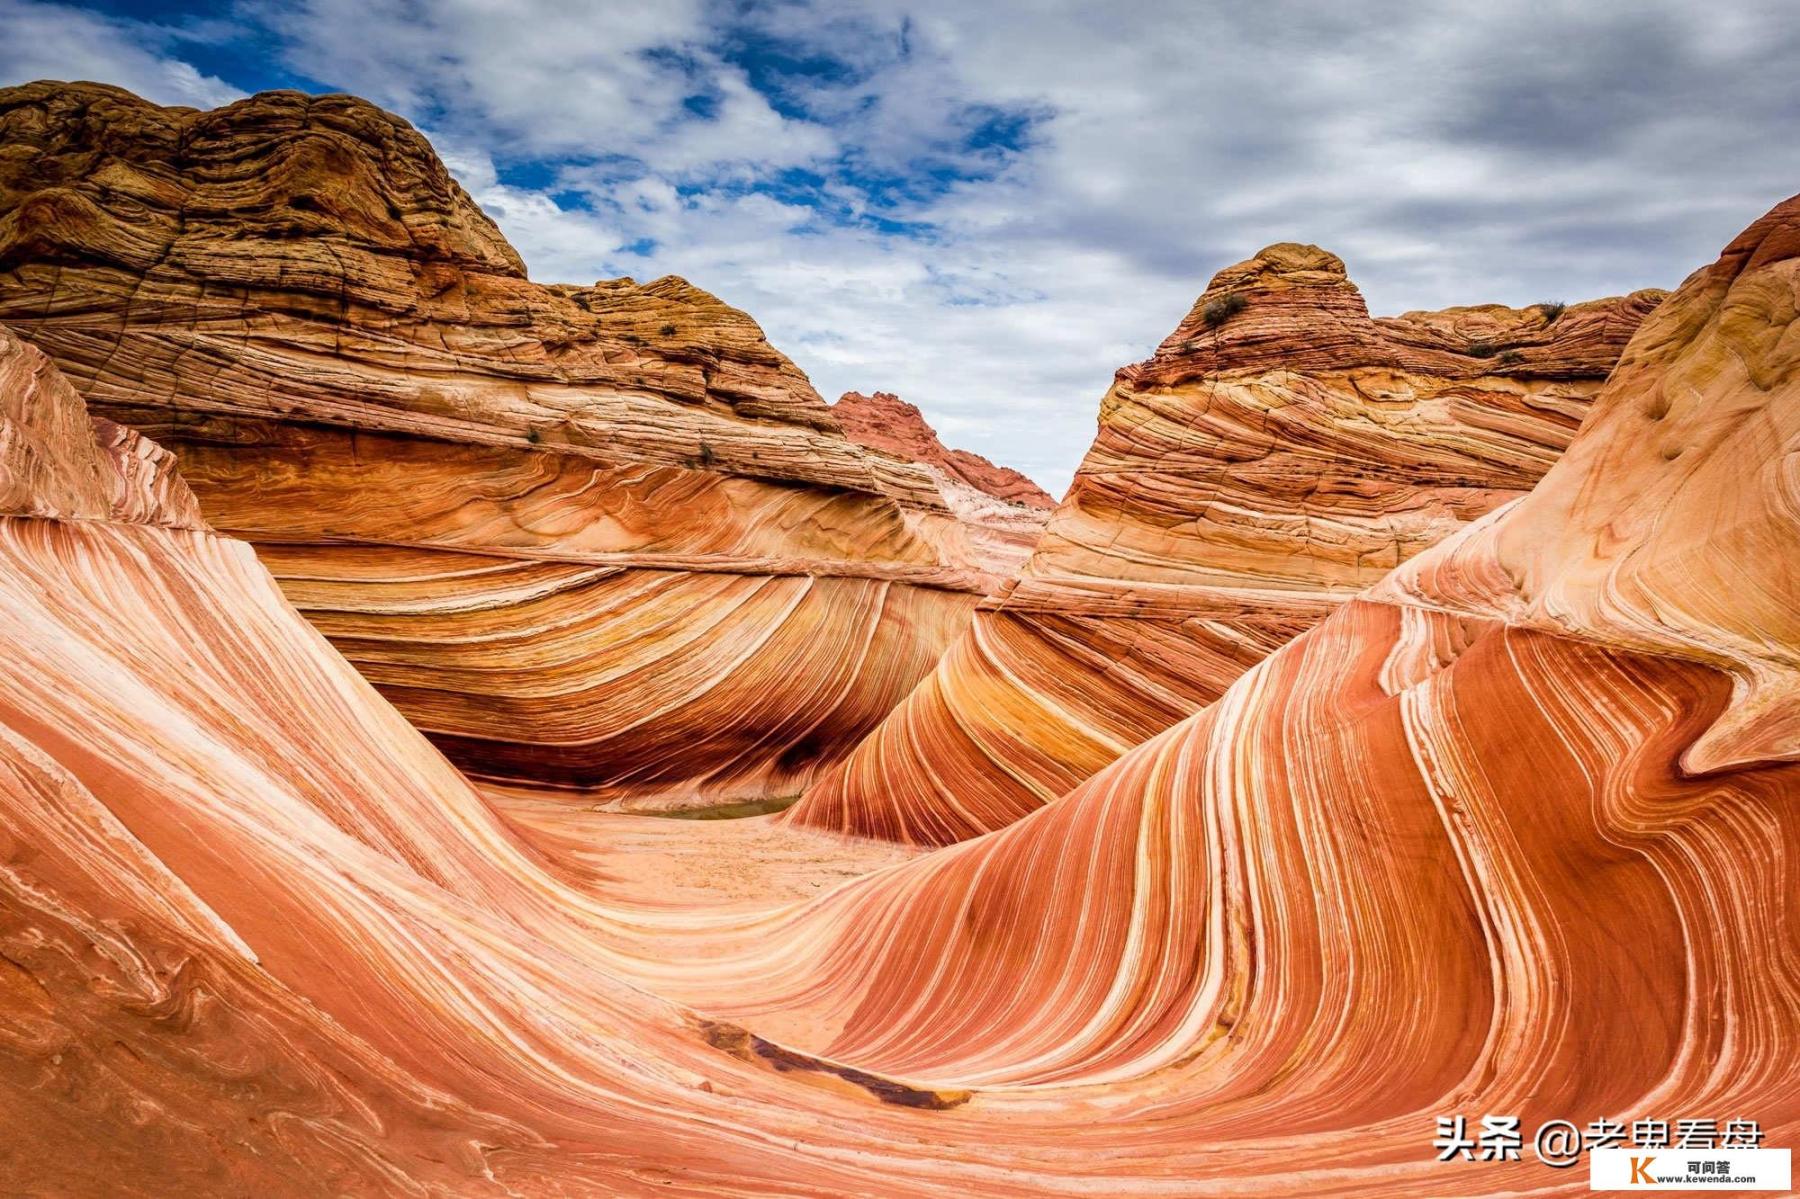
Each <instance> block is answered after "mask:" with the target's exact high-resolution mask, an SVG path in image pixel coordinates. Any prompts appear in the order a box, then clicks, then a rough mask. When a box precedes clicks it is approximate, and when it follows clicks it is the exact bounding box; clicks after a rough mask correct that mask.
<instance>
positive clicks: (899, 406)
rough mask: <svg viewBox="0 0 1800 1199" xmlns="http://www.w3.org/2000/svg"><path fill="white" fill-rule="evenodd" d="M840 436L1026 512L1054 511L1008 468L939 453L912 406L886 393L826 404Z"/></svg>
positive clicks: (1043, 494) (963, 454) (963, 453)
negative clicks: (941, 474) (925, 467)
mask: <svg viewBox="0 0 1800 1199" xmlns="http://www.w3.org/2000/svg"><path fill="white" fill-rule="evenodd" d="M831 415H833V416H834V417H836V418H837V422H838V425H839V426H840V427H841V428H842V429H843V430H844V435H845V436H846V437H848V438H849V439H850V440H851V441H854V442H856V443H857V444H858V445H860V446H865V447H867V448H868V449H871V450H878V451H880V452H881V453H884V454H892V455H894V456H895V457H898V458H905V459H908V460H910V461H913V462H923V463H926V464H928V465H931V466H935V467H937V468H938V469H939V470H942V471H943V472H944V473H945V474H947V475H949V476H951V477H952V478H954V479H957V480H959V481H961V482H963V483H966V484H968V485H969V486H970V487H973V488H975V489H976V490H977V491H984V492H986V493H987V494H989V495H991V496H994V497H996V498H997V499H1002V500H1007V501H1009V502H1011V503H1015V504H1023V505H1025V506H1027V507H1031V508H1054V507H1055V506H1056V501H1055V500H1054V499H1052V498H1051V497H1050V493H1049V492H1047V491H1045V490H1044V489H1043V488H1042V487H1039V486H1038V485H1037V484H1036V483H1033V482H1032V481H1031V480H1030V479H1028V478H1026V477H1025V476H1024V475H1022V474H1020V473H1019V472H1018V471H1016V470H1013V469H1012V468H1011V467H1008V466H995V465H994V464H993V463H992V462H989V461H988V460H987V459H986V458H983V457H982V456H981V455H980V454H971V453H970V452H969V451H967V450H951V449H945V448H944V443H943V442H941V441H939V440H938V435H937V430H935V429H933V428H932V427H931V426H930V425H929V424H927V423H926V422H925V414H924V413H923V412H920V411H919V409H918V406H917V405H915V404H909V403H907V402H906V401H905V400H903V399H901V398H900V397H899V396H897V395H895V394H893V393H892V392H888V391H878V392H876V393H875V394H874V395H864V394H863V393H862V392H860V391H846V392H845V393H844V394H843V395H842V396H840V397H839V398H838V402H837V403H835V404H833V405H832V406H831Z"/></svg>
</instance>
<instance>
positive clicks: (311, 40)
mask: <svg viewBox="0 0 1800 1199" xmlns="http://www.w3.org/2000/svg"><path fill="white" fill-rule="evenodd" d="M1796 62H1800V17H1797V16H1795V15H1794V10H1793V8H1792V6H1791V5H1790V4H1788V3H1787V2H1786V0H1713V2H1712V3H1709V4H1706V5H1700V4H1695V3H1692V2H1691V0H1631V2H1626V0H1611V2H1602V0H1581V2H1579V3H1577V2H1573V0H1568V2H1565V0H1487V2H1485V3H1483V4H1480V5H1473V4H1454V3H1434V2H1432V0H1406V2H1404V3H1401V2H1390V0H1363V2H1361V3H1354V4H1345V3H1330V2H1326V0H1263V2H1262V3H1258V4H1255V5H1250V4H1226V3H1205V2H1197V0H1154V2H1151V0H1140V2H1136V3H1132V2H1127V0H1113V3H1111V4H1108V5H1100V4H1095V3H1091V2H1078V0H1035V2H1033V3H1030V4H1026V3H1001V2H999V0H984V2H979V3H972V2H971V0H917V2H911V3H907V2H881V3H877V2H874V0H869V2H863V0H720V2H711V0H655V2H653V3H646V2H643V0H637V2H634V3H610V2H604V0H602V2H596V3H589V4H576V3H568V2H565V0H514V2H510V3H508V2H504V0H438V2H435V3H428V2H426V0H285V2H275V0H236V2H221V3H212V4H207V3H196V4H176V3H165V2H161V0H150V2H141V3H129V4H127V3H119V2H116V0H115V2H106V3H101V2H93V3H49V2H43V0H0V83H13V82H22V81H25V80H28V79H36V78H65V79H67V78H85V79H97V80H101V81H104V82H109V83H116V84H120V85H122V86H125V87H128V88H131V89H132V90H134V91H136V92H139V93H140V94H142V95H145V96H148V97H150V98H152V99H155V100H158V101H161V102H164V103H185V104H194V105H205V106H210V105H214V104H218V103H224V102H227V101H229V100H231V99H233V98H236V97H237V96H240V95H243V94H246V93H249V92H253V91H257V90H261V89H265V88H271V87H297V88H302V89H304V90H308V91H349V92H354V93H356V94H359V95H362V96H365V97H367V98H368V99H370V100H373V101H375V102H377V103H380V104H382V105H384V106H385V107H388V108H391V109H393V110H395V111H397V112H399V113H401V114H402V115H404V116H406V117H407V118H408V119H410V120H411V121H413V123H414V124H416V125H418V126H419V127H420V128H421V129H423V130H424V131H425V132H426V133H427V134H428V135H429V136H430V137H431V139H432V140H433V142H434V143H435V144H436V145H437V146H438V148H439V151H440V152H441V153H442V154H443V155H444V157H445V159H446V160H447V161H448V162H449V163H450V164H451V167H452V169H453V170H454V171H455V172H456V173H457V175H458V177H459V178H461V179H462V181H463V182H464V184H465V185H466V186H467V187H468V188H469V189H470V191H471V192H472V193H473V194H474V195H475V197H476V199H477V200H478V201H479V202H480V203H481V204H482V205H483V206H484V207H485V208H486V209H487V210H488V211H489V212H490V213H491V214H492V215H493V216H494V217H495V219H496V220H497V221H498V222H499V223H500V225H501V227H502V229H503V230H504V231H505V232H506V234H507V236H508V237H509V238H510V239H511V240H512V241H513V243H514V244H515V245H516V246H517V247H518V249H519V251H520V253H521V254H522V255H523V256H524V258H525V260H526V262H527V263H528V264H529V266H530V269H531V272H532V275H533V277H534V278H536V279H539V280H540V281H544V282H587V281H591V280H593V279H596V278H602V277H614V276H618V275H625V274H629V275H633V276H635V277H637V278H640V279H647V278H652V277H655V276H657V275H661V274H665V273H676V274H680V275H684V276H686V277H687V278H689V279H692V280H693V281H694V282H695V283H698V284H699V285H701V286H703V287H706V288H708V289H710V290H712V291H715V292H717V293H718V294H719V295H721V296H722V297H723V298H725V299H726V300H727V301H729V302H731V303H734V304H737V305H738V306H740V307H742V308H744V309H746V310H748V311H749V312H750V313H751V314H752V315H753V316H755V317H756V318H757V319H758V320H759V321H760V322H761V323H762V325H763V327H764V328H765V329H766V330H767V331H768V333H769V335H770V337H771V339H772V340H773V341H774V342H775V343H776V345H778V346H779V347H781V348H782V349H783V350H784V351H786V352H787V353H788V354H789V355H791V356H792V357H793V358H794V359H795V360H796V361H797V362H798V363H799V364H800V365H801V366H802V367H803V368H804V369H805V370H806V371H807V372H808V373H809V374H810V375H811V376H812V378H813V380H814V382H815V383H816V384H817V386H818V387H819V390H820V391H821V392H822V393H824V394H825V395H826V396H827V398H835V397H836V396H837V395H838V394H839V393H840V392H842V391H845V390H849V389H858V390H864V391H869V390H874V389H877V388H880V389H883V390H890V391H896V392H898V393H900V394H901V395H903V396H905V397H906V398H908V399H910V400H913V401H914V402H916V403H918V404H919V405H920V406H921V407H922V408H924V410H925V412H926V414H927V416H928V417H929V418H930V419H931V420H932V421H933V423H934V424H936V426H937V427H938V429H939V431H940V432H941V433H942V434H943V435H944V437H945V439H946V440H947V441H949V442H950V443H951V444H953V445H961V446H965V447H967V448H970V449H974V450H977V451H979V452H981V453H984V454H987V455H988V456H989V457H992V458H994V459H995V460H997V461H1001V462H1005V463H1008V464H1011V465H1016V466H1019V467H1021V468H1022V469H1024V470H1026V471H1027V472H1028V473H1030V474H1032V475H1033V476H1034V477H1035V478H1037V479H1038V480H1039V481H1040V482H1042V483H1043V484H1044V485H1045V486H1047V487H1049V488H1050V489H1051V490H1052V491H1060V490H1061V488H1062V487H1063V486H1065V485H1066V483H1067V481H1068V478H1069V475H1070V473H1071V472H1072V471H1073V469H1074V467H1075V465H1076V463H1077V462H1078V461H1079V458H1080V456H1081V453H1082V452H1083V450H1085V449H1086V447H1087V444H1088V442H1089V440H1090V439H1091V437H1092V433H1093V427H1094V414H1095V411H1096V409H1097V405H1098V401H1099V399H1100V397H1101V395H1102V394H1103V393H1104V391H1105V389H1106V387H1107V385H1108V383H1109V382H1110V380H1111V375H1112V372H1113V370H1114V369H1115V368H1116V367H1118V366H1120V365H1123V364H1124V363H1126V362H1130V361H1133V360H1135V359H1137V358H1140V357H1142V356H1144V355H1145V354H1146V353H1148V352H1149V350H1150V349H1151V348H1152V347H1153V346H1154V345H1155V343H1156V342H1157V341H1159V340H1160V339H1161V338H1162V336H1163V335H1164V334H1165V333H1167V332H1168V330H1169V329H1170V328H1172V327H1173V326H1174V324H1175V322H1176V321H1177V320H1178V319H1179V318H1180V316H1181V315H1182V313H1183V312H1185V311H1186V309H1187V307H1188V305H1189V304H1190V303H1191V302H1192V300H1193V298H1194V296H1195V295H1197V294H1198V293H1199V291H1200V290H1201V289H1202V288H1203V287H1204V286H1205V284H1206V281H1207V279H1208V278H1209V277H1210V276H1211V274H1212V273H1213V272H1214V271H1215V270H1217V269H1218V268H1219V267H1221V266H1224V265H1226V264H1228V263H1231V262H1234V261H1237V260H1239V259H1242V258H1244V257H1246V256H1248V255H1249V254H1250V253H1252V252H1254V251H1255V250H1256V249H1257V248H1258V247H1260V246H1262V245H1265V244H1267V243H1269V242H1273V241H1280V240H1302V241H1313V242H1317V243H1319V244H1321V245H1324V246H1326V247H1327V248H1329V249H1332V250H1335V251H1336V252H1337V253H1339V254H1341V255H1342V256H1343V257H1344V258H1345V260H1346V261H1347V262H1348V264H1349V266H1350V271H1351V275H1352V277H1353V278H1355V279H1356V280H1357V281H1358V282H1359V283H1360V284H1361V285H1362V287H1363V290H1364V292H1365V294H1366V295H1367V296H1368V298H1369V301H1370V305H1371V307H1372V308H1373V309H1374V310H1375V311H1376V312H1378V313H1381V312H1398V311H1403V310H1405V309H1408V308H1426V307H1441V306H1445V305H1449V304H1457V303H1480V302H1487V301H1500V302H1505V303H1513V304H1526V303H1533V302H1536V301H1540V300H1547V299H1565V300H1575V299H1582V298H1587V297H1590V296H1596V295H1604V294H1611V293H1616V292H1619V291H1625V290H1630V289H1632V288H1635V287H1642V286H1673V285H1674V284H1676V283H1678V282H1679V281H1680V279H1681V278H1682V276H1683V275H1685V274H1686V273H1687V272H1688V271H1689V270H1691V269H1693V268H1694V267H1696V266H1698V265H1700V264H1701V263H1702V262H1704V261H1707V260H1709V259H1710V258H1712V257H1713V256H1714V255H1715V254H1716V253H1717V252H1718V249H1719V248H1720V247H1721V246H1722V245H1723V244H1724V242H1725V241H1726V239H1728V238H1729V237H1730V236H1732V235H1733V234H1734V233H1736V232H1737V231H1738V230H1739V229H1740V228H1742V227H1743V226H1744V225H1745V224H1747V223H1748V222H1749V221H1750V220H1752V219H1753V218H1754V217H1756V216H1757V215H1759V214H1760V213H1762V212H1763V211H1764V210H1766V209H1767V208H1768V207H1770V206H1771V205H1772V204H1773V203H1774V202H1775V201H1777V200H1778V199H1781V198H1783V197H1785V196H1787V195H1789V194H1791V193H1793V192H1795V191H1800V138H1797V137H1796V136H1795V132H1796V129H1797V128H1800V122H1797V118H1800V71H1796V70H1795V69H1794V64H1795V63H1796Z"/></svg>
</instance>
